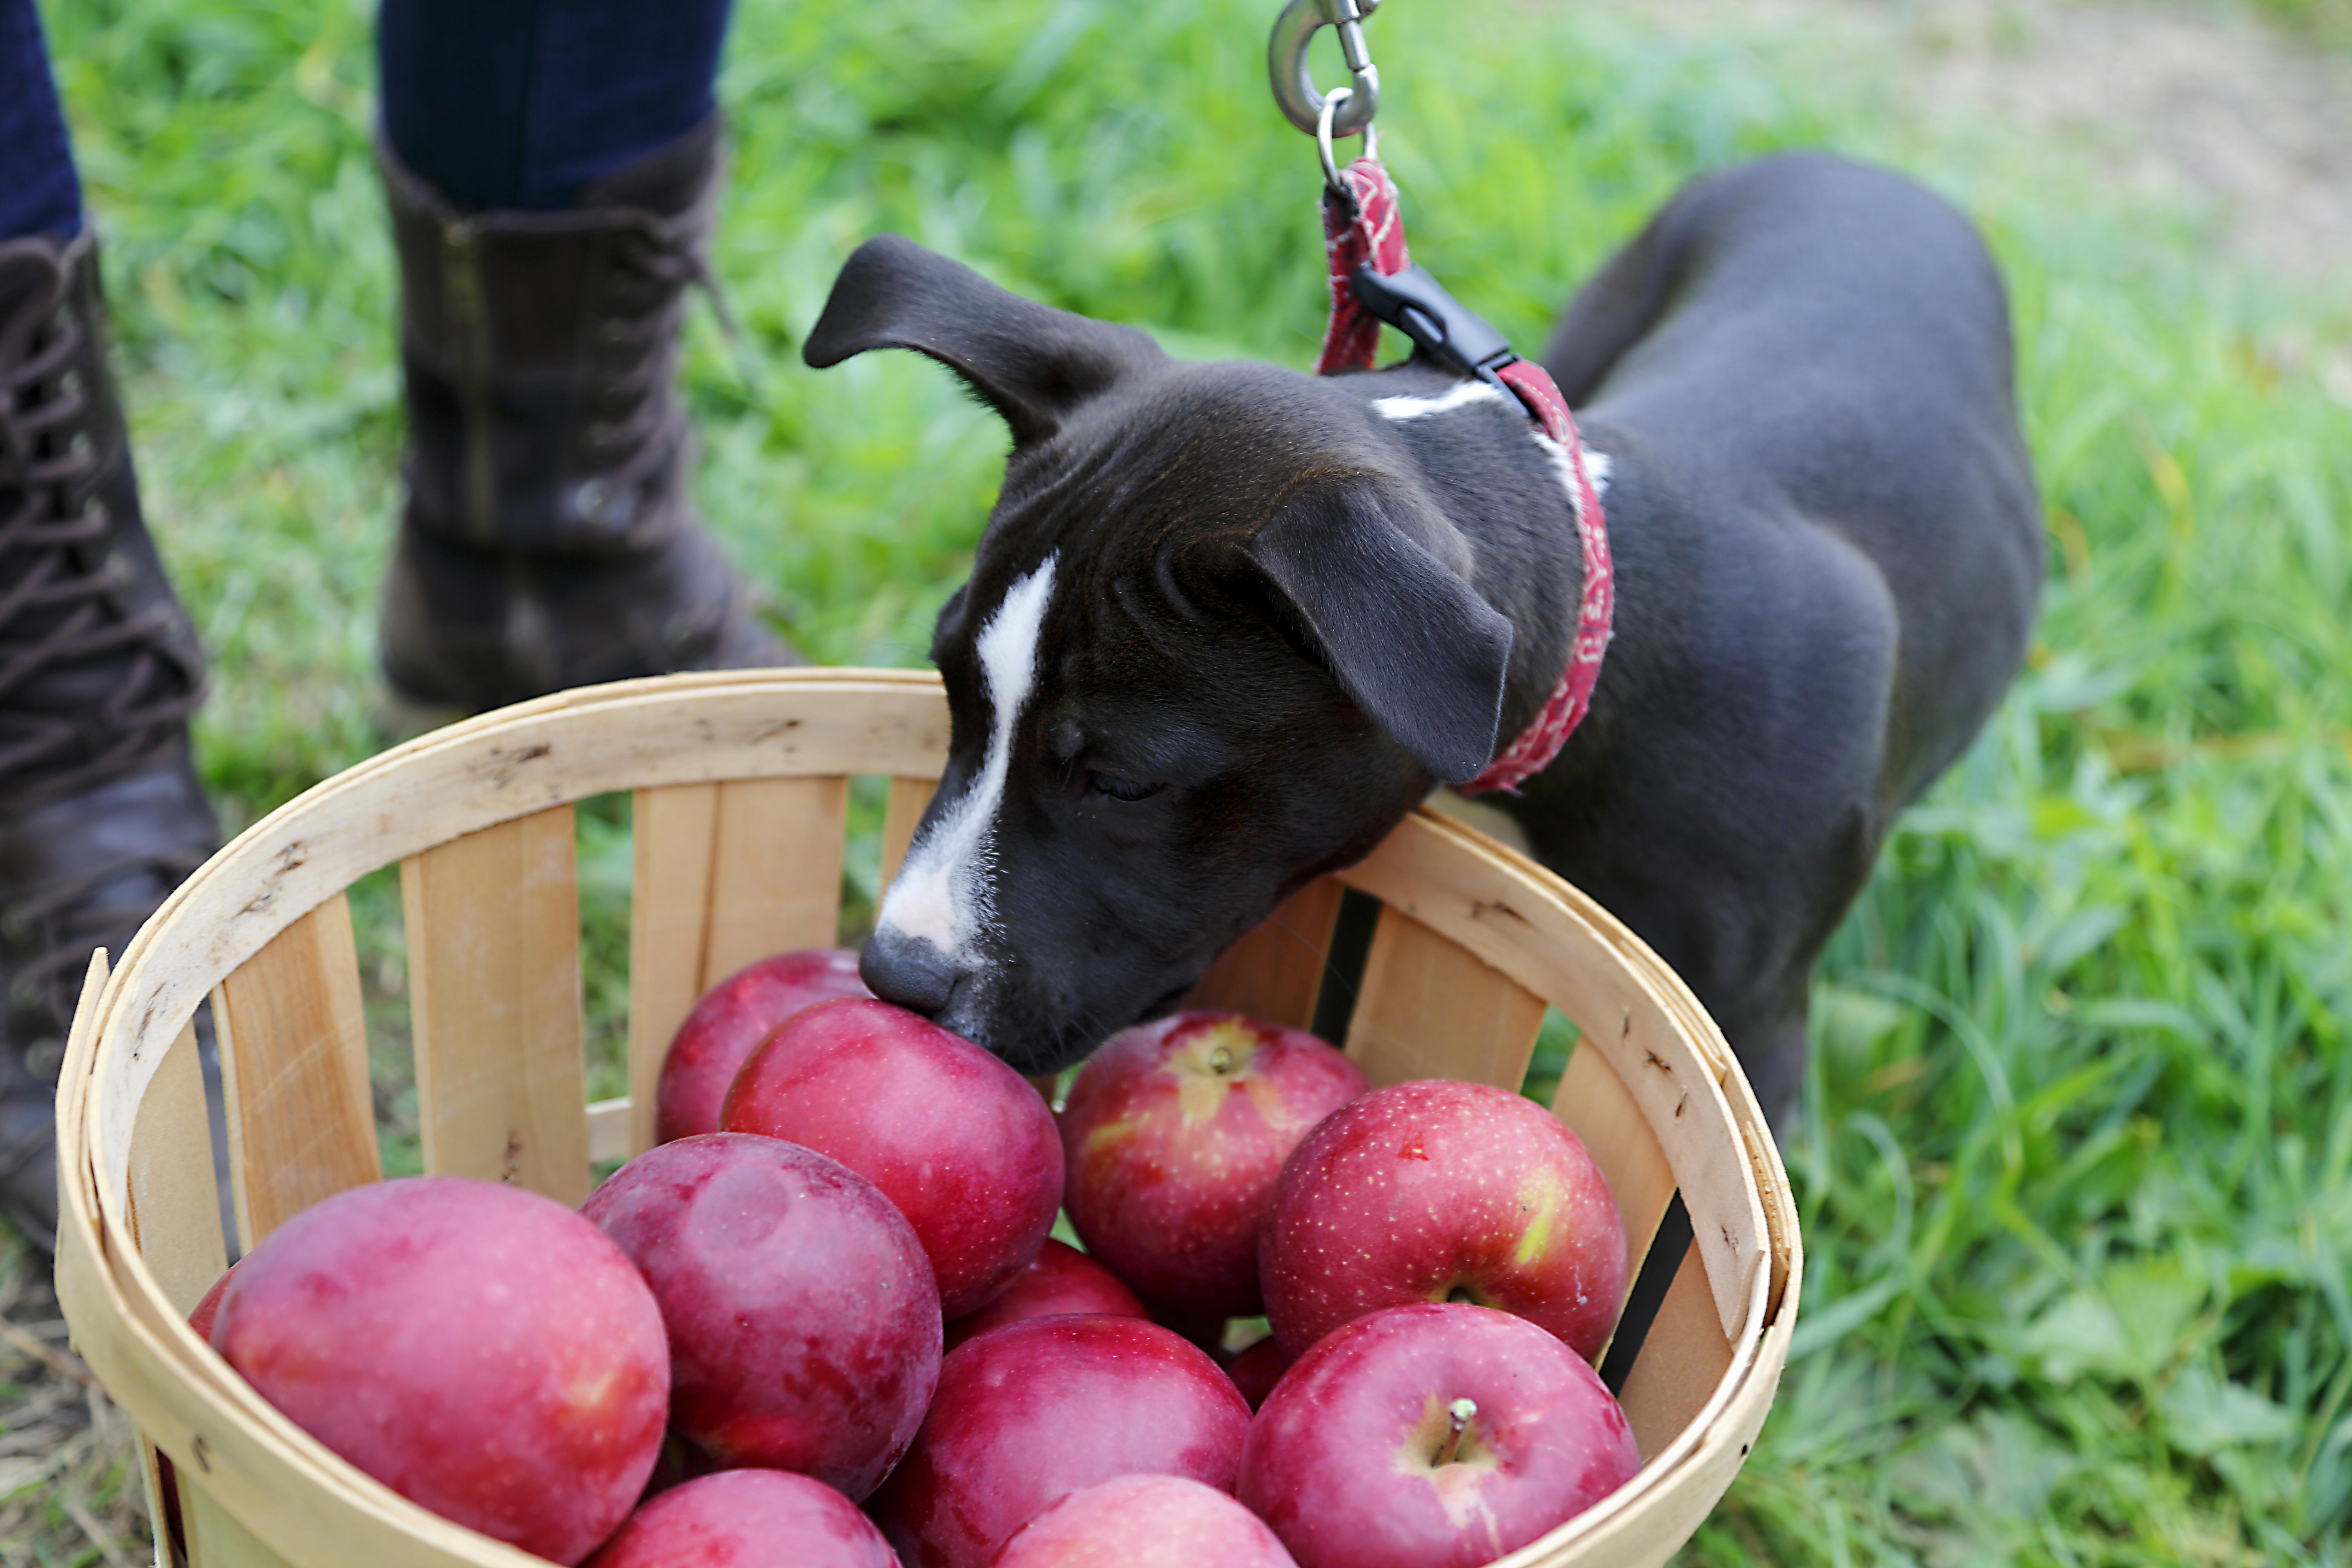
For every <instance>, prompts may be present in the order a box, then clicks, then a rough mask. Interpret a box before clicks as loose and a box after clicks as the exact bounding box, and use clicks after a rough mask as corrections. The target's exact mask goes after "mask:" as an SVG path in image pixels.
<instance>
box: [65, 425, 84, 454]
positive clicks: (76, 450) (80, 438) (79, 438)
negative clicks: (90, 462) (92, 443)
mask: <svg viewBox="0 0 2352 1568" xmlns="http://www.w3.org/2000/svg"><path fill="white" fill-rule="evenodd" d="M66 451H67V452H68V454H70V455H71V456H73V457H77V458H87V457H89V432H87V431H83V430H77V431H75V432H74V433H73V439H72V440H70V441H68V442H67V443H66Z"/></svg>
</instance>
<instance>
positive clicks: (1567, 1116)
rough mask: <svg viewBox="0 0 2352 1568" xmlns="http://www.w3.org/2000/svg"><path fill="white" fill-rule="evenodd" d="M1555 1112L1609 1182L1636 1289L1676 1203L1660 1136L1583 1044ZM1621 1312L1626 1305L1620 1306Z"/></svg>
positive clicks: (1601, 1059)
mask: <svg viewBox="0 0 2352 1568" xmlns="http://www.w3.org/2000/svg"><path fill="white" fill-rule="evenodd" d="M1551 1111H1552V1114H1553V1115H1554V1116H1557V1117H1559V1119H1560V1121H1562V1122H1564V1123H1566V1124H1567V1127H1568V1130H1569V1131H1571V1132H1573V1133H1575V1134H1576V1135H1577V1137H1578V1138H1579V1139H1580V1140H1581V1141H1582V1142H1583V1143H1584V1147H1585V1152H1588V1153H1590V1154H1591V1156H1592V1163H1594V1164H1596V1165H1599V1166H1600V1167H1601V1174H1602V1175H1603V1176H1605V1177H1607V1178H1608V1179H1609V1193H1610V1195H1611V1196H1612V1197H1614V1198H1615V1199H1616V1200H1617V1217H1618V1218H1619V1219H1620V1220H1621V1221H1622V1222H1623V1224H1624V1226H1625V1253H1626V1268H1625V1289H1627V1291H1629V1292H1630V1291H1631V1290H1632V1289H1633V1281H1634V1279H1635V1278H1636V1277H1637V1276H1638V1275H1639V1274H1640V1273H1641V1271H1642V1260H1643V1258H1647V1257H1648V1256H1649V1255H1650V1240H1651V1238H1652V1237H1654V1236H1656V1235H1657V1233H1658V1222H1659V1221H1660V1220H1662V1219H1664V1218H1665V1216H1666V1207H1667V1205H1670V1204H1672V1203H1673V1202H1674V1199H1675V1172H1674V1167H1673V1166H1671V1165H1669V1164H1667V1163H1666V1152H1665V1150H1664V1147H1663V1146H1661V1145H1660V1143H1659V1142H1658V1135H1657V1134H1656V1133H1655V1132H1653V1131H1650V1124H1649V1123H1648V1122H1647V1121H1643V1120H1642V1108H1641V1106H1640V1105H1638V1104H1636V1103H1635V1101H1634V1100H1633V1091H1632V1090H1631V1089H1627V1088H1626V1087H1625V1080H1624V1079H1621V1078H1619V1077H1618V1076H1617V1069H1616V1068H1613V1067H1612V1066H1610V1065H1609V1058H1607V1057H1605V1056H1603V1055H1602V1054H1601V1051H1600V1050H1599V1049H1598V1048H1597V1047H1591V1048H1588V1047H1587V1046H1586V1044H1585V1043H1584V1042H1583V1041H1581V1040H1580V1041H1578V1042H1577V1046H1576V1049H1575V1050H1573V1051H1571V1052H1570V1053H1569V1058H1568V1069H1567V1070H1566V1071H1565V1072H1563V1073H1561V1074H1560V1077H1559V1089H1556V1090H1554V1091H1553V1093H1552V1097H1551ZM1619 1307H1620V1310H1622V1307H1623V1303H1622V1302H1620V1303H1619Z"/></svg>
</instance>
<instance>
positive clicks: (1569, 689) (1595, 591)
mask: <svg viewBox="0 0 2352 1568" xmlns="http://www.w3.org/2000/svg"><path fill="white" fill-rule="evenodd" d="M1340 178H1341V180H1342V181H1344V182H1345V184H1346V186H1347V189H1346V191H1345V192H1344V193H1343V192H1341V191H1339V190H1334V189H1331V188H1328V187H1326V189H1325V190H1324V193H1323V249H1324V254H1325V256H1326V258H1328V262H1329V266H1330V274H1331V321H1330V325H1329V326H1328V327H1327V328H1326V329H1325V330H1324V333H1323V352H1322V353H1321V355H1320V356H1319V357H1318V358H1317V360H1316V362H1315V373H1316V374H1318V375H1333V374H1339V373H1340V372H1342V371H1349V370H1370V369H1371V368H1372V363H1373V360H1374V359H1375V357H1376V356H1377V355H1378V353H1379V352H1380V342H1381V319H1380V318H1379V317H1378V316H1375V315H1373V314H1372V313H1371V311H1370V310H1366V309H1365V308H1364V305H1363V302H1362V301H1361V300H1358V299H1357V298H1356V294H1355V289H1354V286H1353V284H1352V282H1351V278H1352V276H1353V274H1354V272H1355V270H1356V268H1359V267H1361V266H1363V265H1365V264H1366V263H1370V266H1371V269H1372V270H1373V271H1375V272H1377V273H1379V274H1380V275H1381V276H1382V277H1384V278H1385V277H1393V276H1395V275H1396V274H1398V273H1400V272H1402V271H1403V270H1404V269H1405V268H1407V267H1408V266H1410V265H1411V262H1412V258H1410V257H1409V256H1407V255H1406V253H1405V247H1404V220H1403V218H1402V216H1401V215H1400V213H1399V211H1398V207H1397V188H1396V182H1394V181H1393V180H1391V179H1390V178H1389V173H1388V171H1387V170H1386V169H1384V168H1382V167H1381V163H1380V161H1379V160H1378V159H1376V158H1359V159H1357V160H1356V161H1355V162H1354V163H1349V165H1348V167H1347V168H1346V170H1344V171H1343V172H1342V173H1341V174H1340ZM1486 330H1488V331H1491V329H1486ZM1488 374H1492V375H1493V376H1494V377H1495V378H1496V380H1498V381H1500V382H1501V383H1502V384H1503V385H1504V386H1505V387H1506V388H1507V389H1508V390H1509V391H1510V393H1511V394H1512V395H1514V396H1516V397H1517V399H1518V400H1519V402H1520V404H1521V405H1523V406H1524V407H1525V408H1526V409H1527V412H1528V417H1529V418H1531V419H1533V420H1534V421H1535V422H1536V425H1537V426H1538V429H1539V431H1540V432H1541V434H1540V435H1539V436H1538V437H1537V438H1538V440H1539V441H1541V442H1542V444H1543V446H1544V447H1545V449H1546V450H1547V452H1548V453H1549V456H1550V458H1551V459H1552V462H1553V464H1554V466H1555V467H1557V468H1559V472H1560V478H1561V480H1562V482H1563V484H1564V485H1565V487H1566V489H1567V490H1568V501H1569V510H1570V511H1571V512H1573V513H1574V514H1575V517H1576V537H1577V543H1578V545H1579V546H1580V552H1581V553H1582V555H1583V563H1584V595H1583V598H1582V599H1581V601H1580V603H1579V605H1578V607H1577V616H1576V635H1575V636H1574V637H1572V638H1571V639H1570V642H1569V647H1568V667H1567V668H1565V669H1563V670H1562V671H1561V672H1560V677H1559V684H1558V685H1556V686H1554V687H1553V688H1552V690H1551V695H1550V696H1549V698H1547V699H1546V700H1545V701H1544V705H1543V708H1542V709H1541V710H1540V711H1538V713H1537V714H1536V716H1535V718H1534V719H1533V720H1532V721H1529V723H1528V727H1527V728H1526V729H1524V730H1522V731H1519V734H1518V737H1517V739H1516V740H1514V741H1512V742H1511V743H1510V744H1509V745H1507V746H1506V747H1504V748H1503V750H1502V752H1501V753H1500V754H1499V755H1497V756H1496V758H1495V760H1494V761H1493V762H1491V763H1487V764H1486V771H1485V772H1484V773H1480V774H1479V775H1478V776H1477V777H1476V778H1475V779H1472V780H1470V781H1469V782H1468V783H1467V784H1459V785H1457V786H1455V787H1456V788H1457V789H1458V790H1459V792H1460V793H1461V794H1463V795H1489V794H1492V793H1493V792H1494V791H1496V790H1512V791H1517V788H1518V787H1519V785H1520V784H1523V783H1525V782H1526V781H1527V780H1528V779H1530V778H1532V777H1534V776H1535V775H1536V774H1537V773H1541V772H1543V771H1544V769H1546V768H1548V767H1549V766H1550V765H1551V763H1552V759H1553V758H1555V757H1557V756H1559V751H1560V748H1561V747H1562V746H1564V745H1566V744H1567V743H1568V737H1569V734H1570V731H1573V730H1574V729H1575V728H1576V726H1577V725H1578V724H1579V723H1580V722H1581V721H1583V718H1584V715H1585V712H1586V710H1589V709H1590V708H1591V705H1592V688H1593V685H1594V683H1595V682H1596V681H1598V680H1599V679H1600V678H1601V656H1602V655H1603V654H1605V653H1607V652H1608V650H1609V634H1610V628H1611V626H1612V625H1613V623H1614V621H1615V619H1616V609H1617V595H1616V584H1615V577H1614V574H1613V571H1612V567H1611V565H1610V562H1609V527H1608V522H1607V520H1606V519H1605V518H1604V517H1603V516H1602V515H1601V497H1600V494H1599V493H1598V492H1597V491H1596V490H1595V489H1593V486H1592V476H1591V473H1590V472H1588V471H1587V468H1586V466H1585V461H1584V447H1583V444H1582V443H1581V442H1580V441H1579V440H1578V439H1577V434H1576V420H1575V419H1574V418H1573V417H1572V416H1570V414H1569V411H1568V402H1567V400H1566V399H1565V398H1563V397H1561V396H1560V395H1559V387H1557V386H1555V385H1554V384H1552V379H1551V377H1550V376H1549V374H1546V373H1545V371H1544V368H1543V366H1541V365H1539V364H1538V363H1535V362H1534V361H1533V360H1524V359H1519V358H1517V356H1516V355H1513V356H1509V358H1508V363H1504V364H1501V365H1499V366H1497V367H1496V368H1494V369H1493V370H1492V371H1491V372H1490V373H1488Z"/></svg>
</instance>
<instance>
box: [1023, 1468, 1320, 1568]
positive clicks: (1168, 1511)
mask: <svg viewBox="0 0 2352 1568" xmlns="http://www.w3.org/2000/svg"><path fill="white" fill-rule="evenodd" d="M989 1568H1297V1563H1293V1562H1292V1561H1291V1557H1290V1553H1289V1552H1285V1551H1284V1550H1283V1549H1282V1542H1281V1541H1280V1540H1279V1539H1277V1538H1276V1535H1275V1533H1274V1531H1270V1530H1268V1529H1267V1528H1266V1527H1265V1521H1262V1520H1260V1519H1259V1518H1258V1517H1257V1515H1255V1514H1254V1513H1252V1512H1250V1510H1247V1509H1245V1508H1244V1507H1243V1506H1242V1505H1241V1504H1239V1503H1237V1502H1235V1501H1234V1500H1233V1499H1231V1498H1229V1497H1227V1496H1226V1495H1225V1494H1224V1493H1223V1492H1221V1491H1218V1490H1216V1489H1214V1488H1213V1487H1204V1486H1202V1484H1201V1483H1200V1482H1198V1481H1190V1480H1186V1479H1184V1478H1183V1477H1181V1476H1120V1477H1118V1479H1115V1480H1108V1481H1097V1482H1096V1483H1095V1484H1094V1485H1093V1486H1090V1487H1084V1488H1081V1489H1079V1490H1077V1491H1074V1492H1072V1493H1071V1494H1070V1495H1069V1496H1067V1497H1066V1498H1064V1499H1063V1500H1061V1501H1059V1502H1057V1503H1055V1505H1054V1506H1053V1507H1051V1508H1049V1509H1047V1510H1045V1512H1043V1513H1041V1514H1039V1515H1038V1516H1037V1517H1036V1518H1034V1519H1033V1520H1031V1521H1029V1522H1028V1523H1026V1524H1024V1525H1023V1526H1022V1527H1021V1528H1020V1529H1019V1530H1017V1531H1014V1532H1013V1539H1012V1540H1010V1541H1008V1542H1005V1543H1004V1550H1003V1551H1002V1552H998V1553H997V1554H996V1556H995V1557H994V1558H993V1559H992V1561H991V1563H990V1565H989Z"/></svg>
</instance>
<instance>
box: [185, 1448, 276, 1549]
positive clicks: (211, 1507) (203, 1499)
mask: <svg viewBox="0 0 2352 1568" xmlns="http://www.w3.org/2000/svg"><path fill="white" fill-rule="evenodd" d="M175 1470H176V1467H175ZM179 1489H180V1519H181V1522H182V1528H183V1529H184V1530H185V1531H186V1532H187V1537H188V1568H295V1565H294V1564H292V1563H289V1562H287V1561H286V1559H285V1558H283V1557H280V1556H279V1555H278V1553H277V1552H272V1551H271V1550H269V1548H268V1546H266V1545H264V1544H262V1542H261V1539H260V1538H259V1537H258V1536H257V1535H255V1534H254V1533H253V1531H249V1530H247V1529H246V1527H245V1526H244V1525H243V1524H241V1523H239V1522H238V1521H237V1517H236V1515H235V1514H233V1513H231V1512H229V1511H228V1510H226V1509H225V1508H223V1507H221V1505H220V1504H219V1503H218V1502H217V1501H215V1500H214V1498H213V1494H212V1493H210V1492H208V1491H206V1490H205V1489H204V1488H202V1487H200V1486H197V1485H196V1484H195V1483H194V1482H193V1481H191V1480H189V1479H186V1478H185V1477H184V1476H182V1477H180V1479H179Z"/></svg>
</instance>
